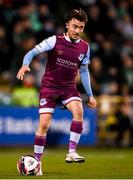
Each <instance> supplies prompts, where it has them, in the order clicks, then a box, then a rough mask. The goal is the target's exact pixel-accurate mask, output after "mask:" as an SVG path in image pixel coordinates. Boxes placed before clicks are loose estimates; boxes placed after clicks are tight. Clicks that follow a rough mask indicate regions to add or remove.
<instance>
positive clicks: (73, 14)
mask: <svg viewBox="0 0 133 180" xmlns="http://www.w3.org/2000/svg"><path fill="white" fill-rule="evenodd" d="M73 18H74V19H77V20H78V21H81V22H85V23H87V22H88V17H87V14H86V12H85V11H84V10H82V9H79V10H78V9H72V10H71V11H70V12H68V14H67V15H66V22H69V21H71V20H72V19H73Z"/></svg>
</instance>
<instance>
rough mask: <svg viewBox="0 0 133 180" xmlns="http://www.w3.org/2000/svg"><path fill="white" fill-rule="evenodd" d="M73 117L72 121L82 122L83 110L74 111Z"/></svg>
mask: <svg viewBox="0 0 133 180" xmlns="http://www.w3.org/2000/svg"><path fill="white" fill-rule="evenodd" d="M73 117H74V119H79V120H82V119H83V110H82V109H77V110H76V111H74V113H73Z"/></svg>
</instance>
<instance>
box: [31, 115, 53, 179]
mask: <svg viewBox="0 0 133 180" xmlns="http://www.w3.org/2000/svg"><path fill="white" fill-rule="evenodd" d="M51 118H52V114H47V113H46V114H41V115H40V119H39V125H38V128H37V131H36V134H35V141H34V156H35V157H36V158H37V159H38V160H39V161H40V171H39V172H38V173H37V176H41V175H42V167H41V158H42V156H43V151H44V148H45V144H46V135H47V131H48V129H49V126H50V123H51Z"/></svg>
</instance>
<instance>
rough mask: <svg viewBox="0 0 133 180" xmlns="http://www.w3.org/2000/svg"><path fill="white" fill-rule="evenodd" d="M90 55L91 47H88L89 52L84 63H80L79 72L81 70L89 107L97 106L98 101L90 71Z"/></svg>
mask: <svg viewBox="0 0 133 180" xmlns="http://www.w3.org/2000/svg"><path fill="white" fill-rule="evenodd" d="M89 57H90V49H89V48H88V51H87V54H86V56H85V58H84V59H83V61H82V64H81V65H80V69H79V72H80V77H81V82H82V84H83V87H84V89H85V91H86V93H87V96H88V103H87V104H88V106H89V107H91V108H95V107H96V104H97V103H96V100H95V98H94V96H93V92H92V88H91V81H90V73H89V70H88V64H89V63H90V60H89Z"/></svg>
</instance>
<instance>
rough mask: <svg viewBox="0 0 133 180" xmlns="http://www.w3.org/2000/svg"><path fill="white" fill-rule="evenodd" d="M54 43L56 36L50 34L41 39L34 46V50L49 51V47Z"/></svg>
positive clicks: (51, 47)
mask: <svg viewBox="0 0 133 180" xmlns="http://www.w3.org/2000/svg"><path fill="white" fill-rule="evenodd" d="M55 43H56V36H55V35H54V36H51V37H49V38H47V39H45V40H43V41H42V42H41V43H39V44H38V45H36V46H35V48H36V50H37V51H38V52H39V53H42V52H46V51H50V50H51V49H53V48H54V46H55Z"/></svg>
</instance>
